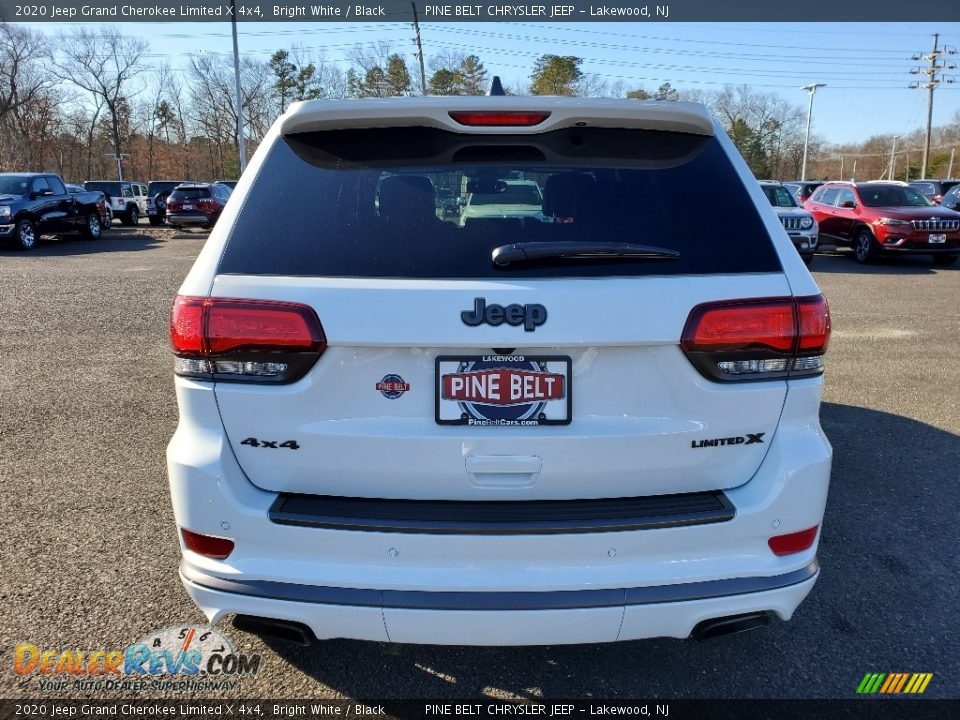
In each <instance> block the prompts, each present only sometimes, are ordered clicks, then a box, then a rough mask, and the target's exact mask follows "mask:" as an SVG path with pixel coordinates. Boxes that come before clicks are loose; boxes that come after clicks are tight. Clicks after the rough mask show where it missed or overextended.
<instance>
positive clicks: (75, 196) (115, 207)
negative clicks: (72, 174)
mask: <svg viewBox="0 0 960 720" xmlns="http://www.w3.org/2000/svg"><path fill="white" fill-rule="evenodd" d="M231 184H235V183H233V181H220V182H216V183H195V182H190V181H186V180H169V181H154V182H151V183H150V184H149V185H144V184H142V183H137V182H126V181H114V180H89V181H87V182H85V183H84V184H83V186H82V187H81V186H80V185H69V184H67V183H65V182H64V181H63V178H61V177H60V176H59V175H57V174H56V173H0V241H3V240H5V241H8V242H10V243H12V244H13V245H14V247H17V248H19V249H21V250H30V249H32V248H33V247H34V246H35V245H36V243H37V240H38V239H39V237H40V236H41V235H62V234H67V233H80V234H81V235H83V236H84V237H86V238H88V239H94V240H95V239H97V238H99V237H100V236H101V235H102V233H103V232H104V231H105V230H106V229H107V228H109V227H110V226H111V225H112V224H113V219H114V218H115V217H116V218H120V220H121V222H123V224H125V225H130V226H136V225H138V224H139V222H140V218H141V217H144V216H146V217H147V218H149V220H150V224H151V225H162V224H163V223H164V222H167V223H168V224H170V225H171V226H173V227H181V226H184V225H201V226H203V227H213V225H214V224H215V223H216V222H217V219H218V218H219V217H220V213H221V212H222V211H223V207H224V205H226V202H227V199H228V198H229V197H230V193H231V192H232V187H231Z"/></svg>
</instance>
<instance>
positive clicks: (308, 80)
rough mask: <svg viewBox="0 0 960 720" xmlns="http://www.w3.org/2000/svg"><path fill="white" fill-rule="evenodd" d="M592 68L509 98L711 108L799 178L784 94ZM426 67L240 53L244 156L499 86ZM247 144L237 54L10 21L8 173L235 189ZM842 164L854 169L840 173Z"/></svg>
mask: <svg viewBox="0 0 960 720" xmlns="http://www.w3.org/2000/svg"><path fill="white" fill-rule="evenodd" d="M51 40H53V42H51ZM582 65H583V60H582V59H581V58H579V57H576V56H572V55H571V56H562V55H555V54H544V55H542V56H540V57H539V58H538V59H537V60H536V61H535V63H534V65H533V67H532V69H531V72H530V75H529V78H528V81H527V82H517V83H515V84H514V85H512V86H510V87H508V88H507V92H508V93H511V94H517V95H523V94H532V95H569V96H607V97H623V98H632V99H638V100H642V99H656V100H664V101H671V100H693V101H697V102H702V103H705V104H706V105H707V106H708V107H709V108H710V110H711V111H712V112H713V113H714V115H715V116H716V117H717V118H719V120H720V122H721V123H722V124H723V125H724V127H725V128H726V130H727V132H728V133H729V134H730V137H731V139H732V140H733V142H734V143H735V144H736V146H737V148H738V149H739V150H740V152H741V154H742V155H743V156H744V158H745V159H746V161H747V164H748V165H749V166H750V168H751V170H753V172H754V174H755V175H756V176H757V177H761V178H777V179H790V178H794V177H798V176H799V173H800V163H801V161H802V155H803V134H804V123H805V114H804V111H803V109H802V108H801V107H800V106H799V105H797V104H794V103H791V102H788V101H786V100H784V99H783V98H781V97H780V96H779V95H777V94H776V93H771V92H765V91H759V90H756V89H754V88H751V87H749V86H745V85H744V86H736V87H733V86H731V87H725V88H723V89H722V90H717V91H711V92H705V91H701V90H678V89H676V88H674V87H672V86H671V84H670V83H663V84H662V85H660V87H658V88H656V89H649V90H648V89H646V88H643V87H636V86H633V87H631V86H629V85H628V84H626V83H625V82H623V81H616V82H608V81H606V80H605V79H603V78H601V77H599V76H596V75H591V74H588V73H585V72H584V71H583V69H582ZM427 66H428V72H427V74H426V84H427V87H426V88H423V87H420V73H419V72H411V68H410V67H409V65H408V60H407V58H406V57H405V56H404V55H402V54H401V53H398V52H395V51H394V49H393V48H392V47H391V46H390V44H389V43H386V42H380V43H373V44H370V45H364V46H361V45H358V46H356V47H354V48H353V49H352V50H351V51H349V52H348V53H347V57H346V61H345V62H344V63H338V62H333V61H329V60H328V59H326V58H325V57H324V56H322V55H316V54H314V53H312V52H309V51H307V50H306V49H304V48H299V47H296V46H295V47H293V48H289V49H279V50H277V51H276V52H274V53H273V54H272V55H271V56H270V57H269V58H268V59H265V60H264V59H258V58H255V57H252V56H249V55H246V56H242V57H241V60H240V86H241V92H240V95H241V103H240V104H241V111H242V113H243V120H244V128H245V133H246V137H247V140H248V142H247V147H248V152H252V151H253V149H254V148H255V147H256V144H257V142H258V141H259V140H260V139H261V138H262V137H263V136H264V134H265V133H266V131H267V129H268V128H269V127H270V125H271V124H272V123H273V121H274V119H276V117H277V116H278V115H279V114H280V113H282V112H284V111H285V110H286V109H287V107H289V105H290V104H291V103H293V102H297V101H300V100H314V99H324V98H326V99H337V98H366V97H391V96H405V95H421V94H430V95H448V96H453V95H482V94H484V93H485V92H486V91H487V88H488V87H489V83H490V80H491V74H490V72H489V71H488V70H487V68H486V67H485V66H484V63H483V62H482V61H481V59H480V58H479V57H478V56H477V55H476V54H472V53H466V52H456V51H450V50H447V51H444V52H442V53H439V54H436V55H434V56H432V57H430V58H429V59H428V62H427ZM921 140H922V138H921V137H920V133H919V131H918V132H917V133H914V135H911V136H906V135H905V136H904V137H901V138H900V140H899V145H898V148H899V150H898V158H900V159H901V162H900V164H899V167H898V172H897V176H898V177H901V176H902V175H903V174H904V173H905V172H909V170H910V165H909V164H908V163H907V162H905V159H906V158H904V155H905V154H909V153H910V152H911V149H914V150H913V151H914V152H915V157H914V158H913V159H915V160H916V163H917V164H918V163H919V152H918V151H916V150H915V148H918V147H919V144H920V142H921ZM891 141H892V136H880V137H875V138H869V139H868V140H866V141H865V142H863V143H860V144H853V145H848V146H845V147H842V148H839V147H834V146H829V145H827V143H825V142H824V141H823V140H822V139H821V138H817V137H813V138H812V139H811V146H810V158H811V160H810V161H809V162H808V168H809V169H808V173H807V174H808V176H810V177H832V178H837V177H841V176H846V175H848V174H849V173H850V172H852V170H853V165H852V163H853V161H854V156H857V160H856V161H857V163H858V169H857V174H858V176H860V177H861V178H862V177H879V176H880V173H881V172H882V171H884V170H885V169H887V165H886V164H884V163H888V162H889V147H890V142H891ZM238 143H239V138H238V136H237V107H236V103H235V79H234V68H233V61H232V57H231V56H229V55H224V54H213V53H198V54H192V55H190V56H188V58H187V64H186V67H185V68H174V67H172V66H171V65H170V64H169V63H165V62H154V61H153V60H152V58H151V56H150V46H149V43H148V42H147V41H146V40H143V39H141V38H135V37H129V36H125V35H123V34H122V32H121V31H120V30H119V29H118V28H117V27H116V26H102V27H99V28H95V27H92V26H84V25H81V26H78V27H76V28H75V29H74V30H72V31H69V32H66V33H64V34H61V35H60V36H58V37H56V38H51V37H50V36H48V35H44V34H40V33H37V32H34V31H32V30H30V29H28V28H25V27H22V26H16V25H11V24H7V23H0V171H12V170H21V171H23V170H34V171H39V170H43V171H57V172H59V173H60V174H61V175H63V177H64V178H66V179H67V180H68V181H72V182H82V181H84V180H87V179H92V178H115V177H116V174H117V156H118V155H119V156H120V158H121V162H122V166H123V172H124V177H125V178H128V179H137V180H149V179H159V178H192V179H205V180H213V179H229V178H236V177H237V176H238V174H239V159H238V150H237V148H238ZM950 143H953V144H954V145H956V144H960V112H958V113H957V114H956V115H955V117H954V120H953V122H952V123H951V124H950V125H949V126H948V127H945V128H938V129H937V133H936V135H935V136H934V146H935V147H936V148H937V150H936V151H935V152H934V153H933V154H932V162H931V168H932V169H933V170H934V173H933V174H936V171H937V170H938V169H940V168H944V172H945V163H946V155H947V154H949V144H950ZM884 151H886V152H887V155H886V158H885V159H884ZM838 153H839V154H838ZM837 158H843V160H842V161H838V159H837ZM846 158H849V160H847V159H846ZM842 163H847V164H846V166H845V167H843V168H841V167H840V165H841V164H842ZM958 165H960V160H958ZM958 170H960V167H958ZM913 172H914V177H915V176H916V170H915V169H914V171H913ZM941 174H942V173H941Z"/></svg>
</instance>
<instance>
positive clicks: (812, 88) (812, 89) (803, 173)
mask: <svg viewBox="0 0 960 720" xmlns="http://www.w3.org/2000/svg"><path fill="white" fill-rule="evenodd" d="M826 86H827V84H826V83H811V84H809V85H804V86H803V87H801V88H800V89H801V90H806V91H807V92H808V93H809V94H810V104H809V106H808V107H807V133H806V135H804V138H803V167H801V168H800V179H801V180H806V179H807V148H808V147H809V146H810V119H811V118H812V117H813V96H814V95H816V94H817V88H822V87H826Z"/></svg>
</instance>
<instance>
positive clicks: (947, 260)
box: [933, 253, 960, 265]
mask: <svg viewBox="0 0 960 720" xmlns="http://www.w3.org/2000/svg"><path fill="white" fill-rule="evenodd" d="M957 257H960V256H958V255H955V254H953V253H947V254H946V255H939V254H938V255H934V256H933V264H934V265H953V263H954V262H956V260H957Z"/></svg>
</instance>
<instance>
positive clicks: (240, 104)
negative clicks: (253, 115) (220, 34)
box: [230, 0, 247, 174]
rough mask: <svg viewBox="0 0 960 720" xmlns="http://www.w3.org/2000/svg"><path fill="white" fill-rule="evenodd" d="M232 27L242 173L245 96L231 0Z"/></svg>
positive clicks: (234, 6) (245, 147)
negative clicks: (241, 85) (241, 83)
mask: <svg viewBox="0 0 960 720" xmlns="http://www.w3.org/2000/svg"><path fill="white" fill-rule="evenodd" d="M230 27H231V29H232V30H233V76H234V80H235V82H236V100H237V140H238V144H239V148H238V151H239V153H240V173H241V174H243V171H244V170H246V169H247V142H246V138H244V136H243V96H242V95H241V93H240V49H239V47H238V45H237V3H236V0H230Z"/></svg>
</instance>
